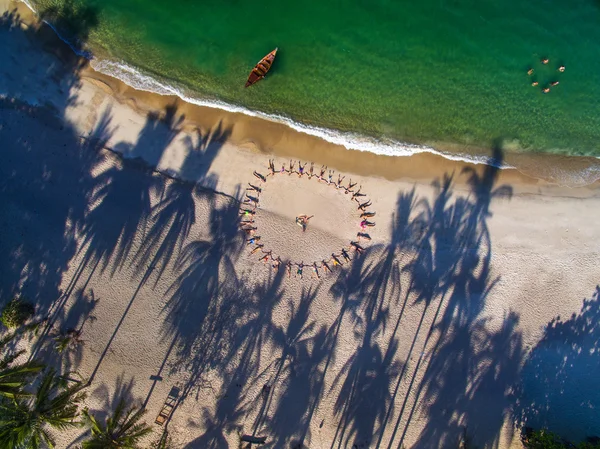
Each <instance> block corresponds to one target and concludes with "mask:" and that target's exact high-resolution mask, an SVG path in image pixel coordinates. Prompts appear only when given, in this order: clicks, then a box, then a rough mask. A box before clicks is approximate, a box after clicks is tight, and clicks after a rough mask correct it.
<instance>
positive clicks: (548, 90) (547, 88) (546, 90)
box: [542, 87, 550, 94]
mask: <svg viewBox="0 0 600 449" xmlns="http://www.w3.org/2000/svg"><path fill="white" fill-rule="evenodd" d="M542 92H544V93H545V94H547V93H548V92H550V88H549V87H546V88H545V89H544V90H542Z"/></svg>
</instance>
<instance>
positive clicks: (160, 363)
mask: <svg viewBox="0 0 600 449" xmlns="http://www.w3.org/2000/svg"><path fill="white" fill-rule="evenodd" d="M0 40H1V41H2V42H3V45H2V46H0V61H1V64H0V93H1V94H2V95H4V96H6V98H8V99H12V98H15V99H18V100H19V101H22V102H25V103H28V104H30V105H36V107H33V108H30V107H26V106H23V105H21V104H20V103H17V104H13V103H10V101H4V102H3V103H2V108H0V148H2V158H3V163H2V164H1V171H2V172H1V175H2V183H1V184H0V195H1V196H2V199H1V204H2V208H3V218H2V221H1V222H0V244H1V251H0V253H1V254H2V256H1V258H0V260H1V261H2V263H1V265H0V268H1V270H0V271H1V273H2V274H1V275H0V276H1V278H0V280H1V281H2V282H1V285H0V293H2V300H3V301H6V298H7V297H8V296H9V295H10V294H12V293H14V292H16V291H22V292H23V293H24V294H26V295H27V296H28V297H30V298H31V299H33V300H35V301H36V302H37V303H38V307H39V309H40V310H46V309H47V310H49V311H50V313H52V314H54V313H56V315H53V316H55V317H56V327H61V326H62V327H63V328H64V327H68V326H77V325H81V324H82V323H83V332H84V339H85V340H86V344H85V346H83V348H82V349H81V351H80V353H79V354H71V355H70V356H69V357H68V358H66V359H64V360H63V362H62V363H63V364H64V365H68V366H67V367H68V368H70V369H76V370H77V371H78V372H79V373H80V374H81V375H82V376H83V377H84V378H90V377H91V376H93V378H92V383H91V386H90V388H89V390H90V398H89V399H88V401H87V403H88V405H89V407H90V408H91V409H93V410H104V411H106V410H108V409H110V408H112V407H114V404H115V398H116V397H118V396H120V395H124V396H125V397H127V398H128V399H129V400H130V402H132V403H142V402H144V401H145V400H146V399H147V409H148V421H149V422H152V421H153V420H154V418H155V416H156V415H157V414H158V412H159V411H160V409H161V407H162V405H163V402H164V400H165V399H166V397H167V395H168V393H169V391H170V390H171V388H172V387H173V386H177V387H179V388H180V389H181V390H182V393H183V394H184V400H183V401H182V402H181V403H180V404H179V405H178V407H177V409H176V411H175V413H174V414H173V416H172V420H171V422H170V423H169V426H168V429H169V432H170V435H171V436H172V438H173V440H174V443H175V444H176V447H185V448H189V449H192V448H198V449H201V448H226V447H231V448H236V447H239V446H238V445H239V435H240V434H254V435H258V436H264V437H266V439H267V442H268V444H267V445H266V446H263V447H300V446H296V445H297V444H298V442H300V441H301V442H302V443H303V444H304V447H308V448H334V447H335V448H346V447H348V448H350V447H357V448H367V447H370V448H375V447H381V448H387V447H398V445H399V444H400V443H401V442H402V443H403V444H404V445H405V446H406V447H418V448H432V447H440V448H446V447H456V446H457V444H458V441H459V439H460V436H461V435H462V434H463V427H464V426H466V427H467V433H468V435H470V436H471V438H472V439H473V441H474V443H476V445H477V446H478V447H498V448H509V447H519V446H520V442H519V439H518V435H517V434H516V433H513V426H512V411H513V410H514V411H515V413H522V414H524V415H527V416H530V415H528V413H529V412H528V411H527V410H529V409H527V410H525V408H527V407H528V406H532V404H537V405H536V407H538V410H539V409H540V407H541V405H540V404H539V402H540V400H541V401H544V397H543V395H544V394H546V393H548V391H551V390H553V389H554V388H556V386H557V385H558V384H559V382H560V381H561V379H563V378H562V377H560V375H562V374H561V373H562V372H563V371H564V369H563V370H561V369H560V368H558V367H557V369H556V376H554V370H552V369H548V366H554V365H553V363H552V360H554V359H556V360H561V359H564V360H567V362H568V361H571V360H573V363H581V362H579V361H578V360H580V359H578V358H577V356H576V355H574V354H572V350H573V348H575V349H576V348H577V345H573V346H571V347H569V344H568V339H567V338H566V337H565V338H564V341H563V342H562V344H559V345H558V347H557V346H556V344H555V343H553V344H549V345H548V346H544V347H543V348H542V351H541V354H543V355H544V356H543V357H542V360H543V361H544V362H545V363H546V362H547V364H546V365H544V364H541V365H540V366H541V367H544V372H543V373H539V372H536V369H535V366H532V363H530V362H528V360H529V359H528V357H529V353H530V351H532V350H533V349H534V348H535V347H536V344H537V343H538V341H539V340H540V338H542V337H543V335H544V328H545V326H547V325H548V323H549V322H550V321H551V320H552V319H553V318H555V317H557V316H561V317H562V318H563V320H568V319H569V317H570V316H571V314H577V313H579V311H580V309H581V307H582V305H583V299H584V298H591V297H592V295H593V294H594V292H595V289H596V285H597V284H598V279H600V266H599V265H598V260H599V257H600V244H599V243H598V232H599V231H598V222H599V219H600V199H599V195H598V191H597V190H591V189H578V190H577V189H574V190H566V189H558V188H551V187H543V188H541V187H539V188H538V187H535V186H534V187H532V186H530V185H529V186H527V185H516V184H515V185H511V186H510V188H511V189H512V191H513V195H512V198H510V199H509V198H500V197H498V198H492V199H491V202H489V204H488V201H487V200H486V192H489V188H488V189H486V187H485V186H486V182H481V183H480V184H479V186H480V188H479V189H478V190H477V191H476V192H473V191H471V190H470V189H469V187H468V186H467V185H466V184H465V182H466V180H467V179H466V174H462V175H459V174H458V173H457V174H455V181H456V183H455V184H452V185H451V186H450V187H449V192H448V200H447V201H442V198H444V194H443V193H440V190H439V187H436V186H435V185H431V184H430V183H412V182H406V181H396V182H392V181H387V180H383V179H380V178H377V177H362V178H360V179H359V178H358V177H357V176H356V174H353V173H350V172H348V173H344V175H345V176H346V181H347V180H348V179H349V178H351V177H352V178H353V179H354V180H358V181H359V184H362V186H363V191H364V192H366V193H368V194H369V196H368V198H369V199H371V200H372V201H373V206H372V208H371V209H372V210H374V211H376V212H377V215H376V217H374V218H373V221H376V223H377V226H376V227H375V228H374V229H373V230H372V235H373V237H374V239H373V241H372V242H371V249H370V250H369V252H368V253H367V254H366V255H364V256H362V257H361V258H358V259H355V260H354V261H353V263H352V264H348V265H346V266H345V267H344V269H343V270H340V269H336V272H335V274H334V275H329V276H323V277H322V278H321V280H320V281H317V280H314V279H311V277H310V270H306V271H305V277H304V280H300V279H299V278H297V277H296V276H292V277H291V278H290V279H288V278H287V275H286V274H285V272H284V270H281V271H280V273H275V272H274V271H272V270H271V271H270V270H269V269H268V268H267V267H265V266H264V265H263V264H261V263H260V262H258V260H257V259H258V257H254V256H253V257H248V252H249V251H248V249H247V248H246V247H245V244H244V242H243V238H244V236H242V235H241V233H240V232H239V231H238V230H237V229H236V226H235V219H236V218H237V216H238V204H237V202H236V201H234V200H233V199H232V198H231V197H232V196H235V197H239V198H241V195H242V192H243V191H244V189H245V187H246V185H247V182H251V183H256V181H257V180H256V178H254V177H253V176H252V171H253V170H258V171H260V172H262V173H264V174H266V173H267V170H266V165H267V159H268V156H266V155H262V154H260V152H259V151H257V150H256V149H255V148H254V147H246V148H240V147H236V146H234V145H231V144H229V143H227V142H226V141H225V142H224V143H223V144H221V143H220V142H219V138H218V136H220V135H222V134H223V129H222V128H221V129H219V127H218V125H217V124H216V123H215V126H214V127H213V128H212V129H211V130H209V131H207V130H194V129H193V126H192V124H190V123H187V122H185V123H182V124H180V125H178V126H171V129H169V128H168V127H166V126H165V125H164V123H161V122H156V121H147V118H146V117H145V116H144V115H140V114H139V113H138V112H136V111H134V110H133V109H131V108H130V107H129V106H128V105H125V104H119V103H118V102H117V101H116V100H115V99H114V98H113V97H112V96H111V95H110V93H109V92H108V91H107V90H106V88H103V87H102V86H99V85H98V84H97V83H95V82H91V81H86V80H85V79H84V80H83V81H82V82H79V81H78V80H76V79H75V80H74V79H70V78H69V77H68V76H65V75H64V74H61V75H60V76H59V73H61V72H59V71H60V70H61V63H60V62H59V61H58V60H57V59H56V58H55V57H54V56H52V55H50V54H48V53H45V52H43V51H42V50H41V49H40V46H39V42H38V41H37V40H36V39H35V36H27V35H26V34H25V33H23V32H22V31H19V30H18V29H15V30H13V31H11V32H9V31H7V30H6V29H5V28H2V29H1V30H0ZM138 106H139V105H138ZM55 117H58V118H55ZM175 121H177V119H175ZM180 128H181V129H180ZM100 135H102V136H104V137H106V143H105V144H104V145H103V146H104V147H105V148H110V149H112V150H115V151H117V152H119V153H121V154H122V155H123V156H124V157H125V158H140V159H141V160H142V161H143V162H141V161H138V162H132V161H131V160H127V159H126V160H125V161H123V160H122V159H121V158H120V157H118V156H117V155H115V154H113V153H111V152H109V151H106V150H105V149H101V148H98V146H97V145H93V144H91V141H90V140H89V139H88V138H89V137H90V136H95V137H99V136H100ZM77 136H80V137H83V138H84V139H78V138H77ZM86 142H87V143H86ZM86 145H87V146H86ZM284 162H287V160H286V159H282V158H276V166H281V164H282V163H284ZM316 163H317V164H318V163H319V161H316ZM317 164H316V165H317ZM148 166H149V167H152V168H158V169H159V170H161V171H162V172H164V173H168V174H170V175H172V176H175V177H179V178H183V179H186V180H191V181H199V183H200V185H203V186H206V187H211V188H214V189H216V190H217V191H218V192H221V193H220V194H214V193H212V192H211V191H204V190H201V189H200V190H199V189H195V190H194V187H193V186H192V185H191V184H182V183H180V182H177V181H174V180H172V179H169V178H168V177H166V176H164V175H161V174H158V173H156V172H152V171H150V170H148V169H147V168H146V167H148ZM317 166H319V165H317ZM330 168H331V169H335V167H330ZM445 174H446V173H444V171H439V172H437V173H433V174H432V179H435V180H437V181H436V182H438V184H439V182H442V180H443V178H444V175H445ZM448 175H449V173H448ZM336 176H337V174H336ZM480 176H482V177H483V179H485V180H487V181H490V183H491V176H492V172H488V173H487V175H486V173H482V172H480ZM486 176H487V177H486ZM498 187H500V186H499V185H498V184H496V185H494V186H493V188H494V189H497V188H498ZM411 191H412V192H414V193H413V194H414V197H410V192H411ZM538 192H543V193H544V194H540V193H538ZM263 194H264V195H263V197H261V209H260V211H259V213H258V214H257V226H258V227H260V229H261V232H262V237H263V238H264V239H265V241H267V240H268V242H269V244H270V245H272V247H273V251H274V252H276V253H277V254H281V255H282V258H287V257H290V258H291V257H293V258H299V260H304V261H305V262H307V261H308V260H311V261H312V260H319V259H321V258H324V257H327V255H329V254H330V253H331V252H333V251H338V249H339V248H340V245H346V244H347V243H348V241H349V239H351V238H352V236H353V234H355V233H356V232H357V230H358V229H357V228H358V226H357V225H358V221H357V219H356V218H352V217H355V215H356V206H355V204H353V203H352V202H350V200H349V199H348V198H347V197H345V196H344V194H343V193H341V192H339V191H336V190H334V189H333V188H331V187H327V186H325V185H323V184H320V185H319V184H317V183H316V181H314V180H312V181H308V180H307V179H305V178H303V179H298V178H297V177H288V176H285V175H284V176H282V177H281V178H276V179H269V181H268V182H267V184H266V186H264V192H263ZM298 213H306V214H309V215H310V214H314V215H315V217H314V221H311V222H310V226H309V229H308V230H307V232H306V233H304V234H303V233H302V232H301V230H300V229H299V228H298V227H297V226H296V225H295V224H294V222H293V218H294V217H295V216H296V215H297V214H298ZM96 301H97V302H96ZM597 303H598V301H597V300H596V301H595V302H592V306H594V304H595V307H596V309H597V308H598V304H597ZM86 316H91V317H93V319H89V318H88V319H87V320H86ZM582 333H584V334H585V332H583V331H582ZM588 334H590V335H592V336H596V340H595V341H596V342H597V340H598V338H597V337H598V332H597V330H590V331H589V332H588ZM578 338H580V340H581V341H583V340H584V336H580V337H578ZM558 340H559V343H560V338H559V339H558ZM592 344H593V342H592ZM596 344H597V343H596ZM581 345H583V346H582V347H583V348H587V349H588V350H589V347H590V343H589V342H583V343H581ZM557 348H558V349H557ZM570 349H571V352H570ZM538 353H540V351H539V350H538V351H537V352H536V351H533V355H536V354H538ZM45 354H46V357H51V354H49V353H45ZM592 354H593V353H592ZM531 360H533V361H535V360H537V359H536V358H535V357H533V358H532V359H531ZM586 360H587V359H586ZM585 363H587V364H584V365H585V366H586V367H587V368H585V369H582V370H581V372H580V375H579V376H578V377H577V378H570V377H566V383H563V384H561V388H564V389H565V391H568V392H571V391H575V390H587V394H585V395H584V396H585V397H588V398H589V404H591V405H589V406H588V405H582V402H581V401H580V400H579V399H577V398H574V399H573V400H569V397H562V398H561V400H560V401H558V400H557V401H555V402H553V403H551V404H550V405H551V406H554V405H556V404H560V407H555V408H551V409H550V411H549V413H548V415H552V416H547V415H545V412H544V413H541V415H542V418H543V419H546V420H547V422H551V423H553V424H554V425H558V424H555V423H554V422H555V421H557V420H559V421H560V422H561V423H562V428H561V429H558V430H559V431H561V432H562V433H563V434H565V436H568V437H573V438H579V437H581V436H583V434H600V428H598V422H600V420H599V419H597V418H598V415H597V414H598V411H597V410H598V409H599V408H600V407H598V403H597V402H596V401H597V391H598V388H597V387H598V385H597V380H594V379H596V378H597V376H596V375H597V372H598V371H597V370H596V371H594V369H595V368H597V367H598V364H597V362H594V361H593V358H592V359H589V360H587V361H586V362H585ZM594 363H595V364H594ZM557 364H558V362H557ZM523 366H525V367H526V369H525V370H524V371H523V373H524V374H523V375H522V371H521V370H522V367H523ZM540 375H542V377H543V376H546V377H548V378H551V380H550V381H549V382H548V386H547V390H544V387H541V388H540V390H539V391H537V392H535V395H533V396H532V394H533V393H532V392H531V391H526V392H524V393H521V392H519V390H518V388H517V387H518V385H519V384H521V382H524V384H525V385H530V386H531V385H535V381H533V382H531V381H530V379H531V376H533V378H535V376H540ZM151 376H160V378H159V380H156V381H155V380H153V378H152V377H151ZM155 379H156V378H155ZM594 382H595V383H594ZM536 395H537V396H536ZM580 396H581V395H580ZM592 406H594V407H595V408H592ZM583 407H589V408H588V409H587V410H586V412H585V413H581V409H582V408H583ZM534 408H535V407H534ZM555 415H556V416H559V417H560V418H556V417H555ZM573 417H575V418H573ZM553 420H554V421H553ZM530 422H532V421H530ZM383 423H384V424H385V425H382V424H383ZM76 436H77V432H75V433H69V434H62V435H59V436H58V437H59V438H60V442H61V443H60V445H59V446H60V447H73V446H72V445H70V444H71V443H72V441H73V439H74V438H75V437H76ZM380 439H381V441H380Z"/></svg>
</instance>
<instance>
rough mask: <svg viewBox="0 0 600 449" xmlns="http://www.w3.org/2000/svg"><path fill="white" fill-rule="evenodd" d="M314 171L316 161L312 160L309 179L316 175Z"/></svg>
mask: <svg viewBox="0 0 600 449" xmlns="http://www.w3.org/2000/svg"><path fill="white" fill-rule="evenodd" d="M314 171H315V163H314V162H311V163H310V168H309V169H308V179H312V177H313V176H314V175H315V173H314Z"/></svg>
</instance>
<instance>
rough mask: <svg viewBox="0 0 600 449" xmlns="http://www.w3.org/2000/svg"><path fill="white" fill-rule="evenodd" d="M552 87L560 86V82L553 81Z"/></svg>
mask: <svg viewBox="0 0 600 449" xmlns="http://www.w3.org/2000/svg"><path fill="white" fill-rule="evenodd" d="M550 85H551V86H558V81H552V82H551V83H550Z"/></svg>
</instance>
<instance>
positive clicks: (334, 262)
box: [331, 253, 343, 267]
mask: <svg viewBox="0 0 600 449" xmlns="http://www.w3.org/2000/svg"><path fill="white" fill-rule="evenodd" d="M331 260H333V266H334V267H335V266H337V265H339V266H340V267H341V266H342V265H343V263H342V262H340V259H338V256H336V255H335V254H333V253H331Z"/></svg>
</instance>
